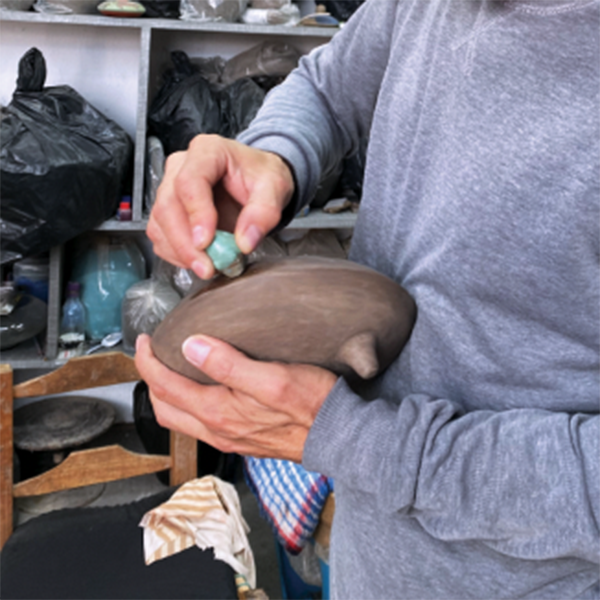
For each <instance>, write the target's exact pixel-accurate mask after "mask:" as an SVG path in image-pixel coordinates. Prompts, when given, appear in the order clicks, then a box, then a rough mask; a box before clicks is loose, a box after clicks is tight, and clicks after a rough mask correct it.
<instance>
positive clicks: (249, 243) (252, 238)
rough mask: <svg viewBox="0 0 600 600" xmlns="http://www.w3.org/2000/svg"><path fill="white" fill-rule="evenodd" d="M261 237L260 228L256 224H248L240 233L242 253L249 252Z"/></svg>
mask: <svg viewBox="0 0 600 600" xmlns="http://www.w3.org/2000/svg"><path fill="white" fill-rule="evenodd" d="M261 237H262V233H261V231H260V229H259V228H258V227H257V226H256V225H250V226H249V227H248V229H246V231H245V232H244V233H243V234H242V240H241V246H240V250H241V251H242V252H243V253H244V254H249V253H250V252H252V250H254V249H255V248H256V246H258V242H259V241H260V239H261Z"/></svg>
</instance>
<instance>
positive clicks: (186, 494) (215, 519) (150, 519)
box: [140, 475, 256, 588]
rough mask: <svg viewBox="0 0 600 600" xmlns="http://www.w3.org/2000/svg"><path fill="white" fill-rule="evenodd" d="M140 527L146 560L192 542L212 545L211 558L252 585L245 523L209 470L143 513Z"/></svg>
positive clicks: (230, 491)
mask: <svg viewBox="0 0 600 600" xmlns="http://www.w3.org/2000/svg"><path fill="white" fill-rule="evenodd" d="M140 526H141V527H143V528H144V555H145V560H146V564H147V565H149V564H152V563H153V562H154V561H156V560H160V559H161V558H166V557H167V556H171V555H172V554H175V553H177V552H181V551H182V550H185V549H186V548H189V547H191V546H193V545H196V546H198V548H200V549H201V550H204V549H206V548H213V550H214V553H215V558H217V559H218V560H222V561H225V562H226V563H227V564H229V565H230V566H231V567H232V568H233V569H234V570H235V571H236V573H241V574H242V575H244V576H245V577H246V579H247V581H248V584H249V585H250V587H251V588H254V587H256V568H255V565H254V555H253V553H252V549H251V548H250V543H249V542H248V536H247V533H248V531H249V530H250V528H249V527H248V525H247V523H246V521H245V520H244V518H243V517H242V511H241V505H240V499H239V496H238V494H237V491H236V489H235V487H234V486H233V485H231V484H230V483H226V482H224V481H222V480H221V479H219V478H218V477H214V476H212V475H207V476H206V477H202V478H201V479H193V480H192V481H188V482H187V483H184V484H183V485H182V486H181V487H180V488H179V489H178V490H177V491H176V492H175V493H174V494H173V495H172V496H171V498H170V499H169V500H168V501H167V502H165V503H164V504H161V505H160V506H157V507H156V508H154V509H152V510H151V511H149V512H147V513H146V514H145V515H144V517H143V518H142V520H141V522H140Z"/></svg>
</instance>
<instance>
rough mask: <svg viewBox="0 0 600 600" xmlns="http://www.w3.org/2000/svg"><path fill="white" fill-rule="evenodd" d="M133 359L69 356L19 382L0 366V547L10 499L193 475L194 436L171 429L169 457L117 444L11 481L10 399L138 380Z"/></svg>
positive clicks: (9, 522)
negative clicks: (158, 475)
mask: <svg viewBox="0 0 600 600" xmlns="http://www.w3.org/2000/svg"><path fill="white" fill-rule="evenodd" d="M139 379H140V375H139V373H138V372H137V370H136V368H135V364H134V362H133V359H131V358H130V357H128V356H127V355H125V354H123V353H121V352H109V353H105V354H95V355H90V356H82V357H77V358H73V359H71V360H70V361H68V362H67V363H65V364H64V365H63V366H61V367H60V368H58V369H56V370H54V371H51V372H50V373H47V374H45V375H42V376H41V377H37V378H35V379H31V380H29V381H26V382H24V383H20V384H18V385H14V384H13V371H12V368H11V367H10V365H7V364H2V365H0V548H2V546H3V545H4V544H5V542H6V541H7V539H8V538H9V536H10V535H11V533H12V530H13V501H14V498H18V497H22V496H36V495H40V494H47V493H49V492H56V491H59V490H67V489H71V488H77V487H82V486H86V485H92V484H96V483H104V482H108V481H115V480H118V479H126V478H128V477H135V476H138V475H146V474H148V473H155V472H158V471H164V470H167V469H169V470H170V483H171V485H178V484H181V483H183V482H185V481H188V480H190V479H193V478H194V477H196V473H197V471H196V461H197V453H196V444H197V442H196V440H194V439H192V438H189V437H187V436H184V435H181V434H178V433H174V432H171V444H170V455H169V456H161V455H149V454H138V453H134V452H130V451H128V450H125V449H124V448H122V447H121V446H119V445H112V446H105V447H101V448H93V449H89V450H78V451H73V452H71V453H70V454H69V455H68V456H67V458H66V459H65V460H64V461H63V462H61V463H60V464H59V465H58V466H56V467H54V468H53V469H51V470H50V471H47V472H45V473H43V474H41V475H38V476H36V477H32V478H30V479H27V480H25V481H21V482H19V483H16V484H14V483H13V400H14V399H15V398H29V397H32V396H42V395H49V394H62V393H65V392H72V391H76V390H83V389H88V388H94V387H100V386H105V385H113V384H117V383H126V382H132V381H138V380H139Z"/></svg>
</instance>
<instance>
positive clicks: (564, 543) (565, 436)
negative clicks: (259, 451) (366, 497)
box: [303, 379, 600, 563]
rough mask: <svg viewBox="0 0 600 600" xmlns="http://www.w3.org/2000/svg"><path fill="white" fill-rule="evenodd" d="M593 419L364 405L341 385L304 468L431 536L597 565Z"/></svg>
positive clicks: (599, 513)
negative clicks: (354, 491) (407, 519)
mask: <svg viewBox="0 0 600 600" xmlns="http://www.w3.org/2000/svg"><path fill="white" fill-rule="evenodd" d="M599 440H600V417H599V416H597V415H595V416H594V415H589V414H581V413H579V414H569V413H559V412H550V411H546V410H540V409H514V410H507V411H502V412H494V411H487V410H480V411H473V412H469V413H467V414H463V413H462V412H461V410H460V409H459V407H458V406H457V405H456V404H454V403H452V402H450V401H448V400H444V399H436V398H431V397H429V396H426V395H419V394H413V395H409V396H407V397H406V398H405V399H404V400H403V401H402V402H401V404H400V405H399V406H396V405H393V404H390V403H388V402H386V401H385V400H382V399H378V400H374V401H371V402H365V401H363V400H362V399H361V398H359V397H358V396H356V395H355V394H354V393H353V392H352V391H351V390H350V389H349V387H348V386H347V384H346V383H345V382H344V380H342V379H340V380H339V381H338V383H337V385H336V387H335V388H334V389H333V391H332V393H331V394H330V395H329V397H328V398H327V400H326V402H325V404H324V405H323V407H322V409H321V411H320V412H319V414H318V415H317V419H316V421H315V423H314V425H313V427H312V429H311V431H310V433H309V437H308V440H307V443H306V446H305V450H304V461H303V462H304V466H305V467H306V468H307V469H309V470H313V471H318V472H321V473H324V474H325V475H329V476H331V477H333V478H334V480H335V481H336V484H338V483H340V482H342V483H343V485H345V486H347V487H352V488H358V489H360V490H362V491H366V492H370V493H372V494H373V495H374V496H375V497H377V498H378V502H379V504H378V509H379V510H381V511H384V512H388V513H391V512H401V513H403V514H406V515H407V516H409V517H411V518H414V519H417V520H418V521H419V523H420V524H421V526H422V527H423V528H424V529H425V530H426V531H427V532H428V533H429V534H430V535H432V536H433V537H435V538H437V539H441V540H445V541H466V540H478V541H480V542H483V543H485V544H487V545H489V546H490V547H491V548H493V549H494V550H496V551H498V552H501V553H503V554H506V555H509V556H512V557H517V558H521V559H529V560H543V559H550V558H560V557H577V558H582V559H584V560H588V561H590V562H593V563H597V562H598V561H599V558H600V531H599V526H598V523H599V519H600V462H599V461H598V456H600V448H599Z"/></svg>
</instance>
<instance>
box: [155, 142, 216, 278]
mask: <svg viewBox="0 0 600 600" xmlns="http://www.w3.org/2000/svg"><path fill="white" fill-rule="evenodd" d="M182 154H184V153H175V154H172V155H170V156H169V160H170V159H171V158H172V157H175V158H176V160H174V161H172V162H171V163H169V164H170V165H171V168H170V171H169V175H168V176H167V175H166V174H165V178H164V179H163V182H162V183H161V186H160V187H159V189H158V193H157V198H156V202H155V205H154V207H153V209H152V212H151V214H150V220H149V222H148V227H147V229H146V233H147V235H148V237H149V238H150V239H151V240H152V242H153V244H154V251H155V253H156V254H157V255H159V256H161V257H162V258H164V259H165V260H167V261H168V262H170V263H172V264H176V265H177V266H181V267H184V268H186V269H189V268H191V269H192V270H193V271H194V272H195V273H196V274H197V275H198V276H199V277H200V278H202V279H209V278H210V277H212V276H213V275H214V269H213V264H212V261H211V260H210V259H209V257H208V256H207V255H206V254H205V253H204V252H201V251H199V250H198V249H197V247H196V246H195V244H194V240H193V231H192V226H191V223H190V220H189V215H188V213H187V212H186V209H185V207H184V205H183V204H182V203H181V202H180V200H179V198H178V196H177V193H176V190H175V184H174V182H175V178H176V174H177V172H178V171H177V169H178V167H181V166H182V165H183V162H185V157H183V156H181V155H182Z"/></svg>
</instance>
